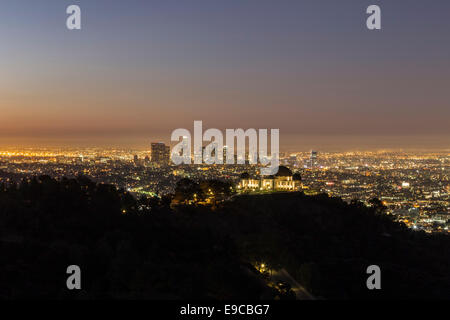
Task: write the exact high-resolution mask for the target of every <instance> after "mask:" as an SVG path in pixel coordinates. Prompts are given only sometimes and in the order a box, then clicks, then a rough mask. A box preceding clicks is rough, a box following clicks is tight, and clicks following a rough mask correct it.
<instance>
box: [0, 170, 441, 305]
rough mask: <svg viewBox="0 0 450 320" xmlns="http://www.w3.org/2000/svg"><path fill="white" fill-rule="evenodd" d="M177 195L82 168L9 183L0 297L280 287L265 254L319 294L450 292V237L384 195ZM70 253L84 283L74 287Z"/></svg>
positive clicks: (255, 294)
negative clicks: (175, 199) (194, 198)
mask: <svg viewBox="0 0 450 320" xmlns="http://www.w3.org/2000/svg"><path fill="white" fill-rule="evenodd" d="M215 184H217V185H218V186H219V188H222V189H223V190H225V189H224V188H225V187H224V186H223V185H222V184H220V183H219V184H218V183H215ZM210 185H214V183H212V184H210ZM195 187H197V186H195ZM208 190H209V186H208ZM170 201H171V199H170V197H166V198H162V199H160V198H151V199H147V198H142V199H138V200H136V199H135V198H133V197H132V196H131V195H130V194H128V193H127V192H124V190H117V189H116V188H115V187H113V186H110V185H104V184H96V183H94V182H92V181H90V180H88V179H86V178H83V177H80V178H78V179H63V180H61V181H57V180H54V179H51V178H50V177H47V176H43V177H39V178H33V179H30V180H26V181H23V182H22V183H21V184H19V185H2V186H0V283H1V286H0V298H31V297H39V298H87V299H89V298H153V299H179V298H197V299H208V298H211V299H231V298H235V299H240V298H254V299H259V298H269V299H271V298H274V297H275V296H276V294H277V293H276V292H274V289H272V288H269V287H268V286H267V285H266V283H265V282H264V281H263V279H262V277H261V276H260V275H259V274H258V273H257V272H256V271H255V270H254V269H253V268H252V264H254V263H256V262H258V263H259V262H264V263H265V264H267V265H268V266H270V267H271V268H272V269H279V268H285V269H286V270H287V271H288V272H289V273H290V274H291V275H292V276H293V277H294V278H295V279H296V280H297V281H298V282H300V283H301V284H302V285H303V286H305V287H306V288H307V289H308V290H309V291H310V292H312V293H313V294H314V295H315V296H316V297H322V298H344V299H345V298H393V297H395V298H410V297H415V298H417V297H421V298H428V297H429V298H449V297H450V277H449V275H448V270H449V267H450V254H449V250H448V248H450V239H449V237H448V236H444V235H428V234H425V233H421V232H412V231H410V230H408V229H406V228H405V227H404V226H403V225H401V224H397V223H394V222H392V221H391V220H390V219H389V217H388V216H386V215H385V214H383V213H382V211H383V210H382V208H381V206H379V203H377V202H376V201H374V206H373V207H371V208H367V207H365V206H363V205H362V204H360V203H358V202H355V203H352V204H350V205H348V204H346V203H344V202H343V201H341V200H340V199H336V198H329V197H327V196H326V195H321V196H314V197H308V196H304V195H303V194H301V193H284V194H282V193H280V194H266V195H260V196H258V195H246V196H235V197H233V198H232V200H230V201H226V202H224V203H223V204H222V205H218V206H216V205H214V206H212V207H211V206H200V205H180V206H177V207H174V208H171V207H170ZM72 264H75V265H79V266H80V267H81V269H82V279H83V280H82V290H81V291H69V290H67V289H66V284H65V282H66V278H67V276H68V275H67V274H66V268H67V266H68V265H72ZM371 264H377V265H379V266H380V267H381V270H382V290H381V291H378V292H373V291H369V290H367V288H366V278H367V274H366V268H367V266H369V265H371Z"/></svg>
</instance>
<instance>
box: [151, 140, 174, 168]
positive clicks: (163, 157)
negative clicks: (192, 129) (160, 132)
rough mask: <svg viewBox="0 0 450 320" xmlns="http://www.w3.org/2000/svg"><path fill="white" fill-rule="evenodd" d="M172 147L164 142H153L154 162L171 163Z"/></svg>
mask: <svg viewBox="0 0 450 320" xmlns="http://www.w3.org/2000/svg"><path fill="white" fill-rule="evenodd" d="M169 160H170V147H169V146H166V145H165V144H164V143H162V142H153V143H152V162H153V163H157V164H160V165H167V164H169Z"/></svg>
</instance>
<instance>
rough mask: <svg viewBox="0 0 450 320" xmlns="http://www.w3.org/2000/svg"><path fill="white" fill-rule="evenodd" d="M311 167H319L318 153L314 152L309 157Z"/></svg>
mask: <svg viewBox="0 0 450 320" xmlns="http://www.w3.org/2000/svg"><path fill="white" fill-rule="evenodd" d="M309 167H310V168H315V167H317V151H314V150H312V151H311V155H310V157H309Z"/></svg>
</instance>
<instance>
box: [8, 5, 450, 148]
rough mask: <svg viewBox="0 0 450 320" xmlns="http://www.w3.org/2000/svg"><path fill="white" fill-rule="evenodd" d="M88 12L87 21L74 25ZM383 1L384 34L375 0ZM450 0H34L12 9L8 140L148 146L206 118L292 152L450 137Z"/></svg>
mask: <svg viewBox="0 0 450 320" xmlns="http://www.w3.org/2000/svg"><path fill="white" fill-rule="evenodd" d="M73 3H76V4H78V5H80V7H81V8H82V17H83V29H82V30H81V31H68V30H67V29H66V28H65V19H66V14H65V8H66V7H67V6H68V5H70V4H73ZM374 3H376V4H379V5H380V6H381V8H382V19H383V20H382V28H383V29H382V30H381V31H368V30H367V29H366V28H365V18H366V15H365V8H366V7H367V6H368V5H369V4H374ZM449 9H450V3H449V2H448V1H433V2H432V3H427V2H425V1H406V0H402V1H395V3H392V1H339V3H337V2H336V1H320V3H318V2H317V1H312V0H311V1H283V2H279V1H226V2H221V3H219V2H211V1H203V0H202V1H194V2H191V3H189V4H188V3H180V1H167V0H165V1H138V0H132V1H126V2H125V1H106V0H97V1H95V2H93V1H85V0H81V1H60V0H48V1H44V0H40V1H36V3H34V4H33V5H32V6H31V5H30V4H29V1H24V0H14V1H13V0H5V1H2V5H1V10H0V37H1V38H2V40H3V41H2V43H3V45H2V50H1V51H0V69H1V70H2V72H1V77H0V110H1V111H2V117H0V145H8V146H10V145H24V146H28V145H47V144H57V145H83V144H100V145H130V146H144V145H149V144H150V141H151V140H153V141H159V140H163V141H165V142H169V139H170V134H171V132H172V130H174V129H176V128H189V129H190V128H191V126H192V123H193V121H194V120H202V121H203V122H204V123H205V126H207V127H208V128H213V127H216V128H219V129H224V128H239V127H242V128H279V129H280V143H281V149H282V150H283V149H296V148H298V149H308V148H313V147H314V148H318V149H324V148H330V149H332V148H344V149H345V148H360V149H367V148H384V147H385V148H409V147H416V148H427V147H428V148H438V147H442V148H445V147H447V146H448V145H450V120H449V119H450V108H449V101H450V92H449V90H448V85H449V84H450V63H449V62H450V61H449V57H450V44H449V42H448V34H449V31H450V20H449V19H448V12H450V10H449Z"/></svg>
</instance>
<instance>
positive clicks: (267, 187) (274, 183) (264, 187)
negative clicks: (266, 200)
mask: <svg viewBox="0 0 450 320" xmlns="http://www.w3.org/2000/svg"><path fill="white" fill-rule="evenodd" d="M237 189H238V190H239V191H241V192H245V191H300V190H302V181H301V176H300V174H298V173H295V174H292V171H291V170H290V169H289V168H287V167H285V166H280V167H279V169H278V172H277V173H276V174H275V175H273V176H259V177H251V176H250V175H249V174H248V173H243V174H242V175H241V177H240V181H239V183H238V185H237Z"/></svg>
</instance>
